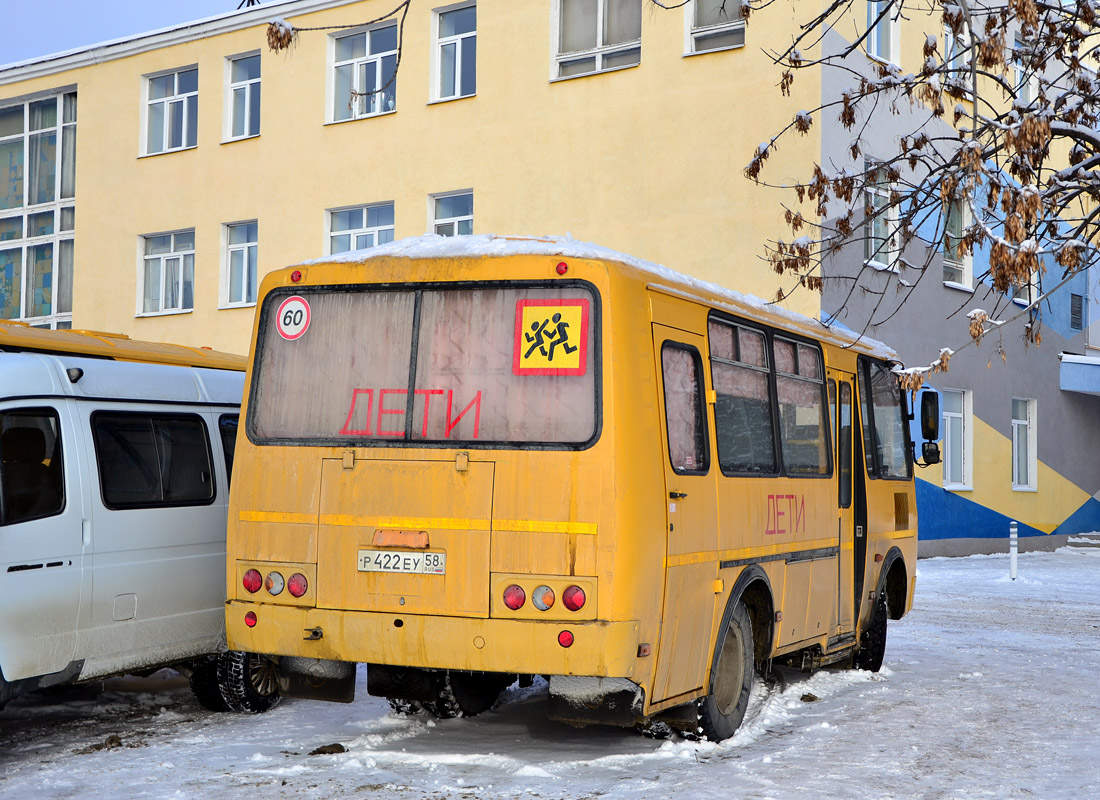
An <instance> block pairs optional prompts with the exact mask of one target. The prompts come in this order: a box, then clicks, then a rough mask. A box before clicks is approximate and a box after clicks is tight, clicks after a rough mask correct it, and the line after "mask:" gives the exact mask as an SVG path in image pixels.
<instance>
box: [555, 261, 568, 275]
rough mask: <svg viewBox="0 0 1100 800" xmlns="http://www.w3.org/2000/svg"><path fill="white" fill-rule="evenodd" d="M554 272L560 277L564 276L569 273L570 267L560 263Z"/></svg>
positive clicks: (562, 262)
mask: <svg viewBox="0 0 1100 800" xmlns="http://www.w3.org/2000/svg"><path fill="white" fill-rule="evenodd" d="M554 270H555V271H556V272H557V273H558V274H559V275H564V274H565V273H567V272H568V271H569V265H568V264H566V263H565V262H564V261H559V262H558V265H557V266H556V267H555V268H554Z"/></svg>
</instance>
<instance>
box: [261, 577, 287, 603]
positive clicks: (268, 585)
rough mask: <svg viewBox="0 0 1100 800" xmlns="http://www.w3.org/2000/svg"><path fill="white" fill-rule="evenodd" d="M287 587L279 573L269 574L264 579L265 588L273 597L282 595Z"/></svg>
mask: <svg viewBox="0 0 1100 800" xmlns="http://www.w3.org/2000/svg"><path fill="white" fill-rule="evenodd" d="M285 585H286V581H284V580H283V576H282V574H281V573H278V572H269V573H267V577H266V578H265V579H264V588H265V589H267V592H268V594H270V595H271V596H272V597H276V596H278V595H279V594H281V593H282V591H283V587H284V586H285Z"/></svg>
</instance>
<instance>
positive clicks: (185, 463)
mask: <svg viewBox="0 0 1100 800" xmlns="http://www.w3.org/2000/svg"><path fill="white" fill-rule="evenodd" d="M92 431H93V434H94V436H95V449H96V459H97V461H98V463H99V482H100V487H101V490H102V493H103V504H104V505H105V506H107V507H108V508H113V509H122V508H148V507H159V506H186V505H201V504H206V503H211V502H213V500H214V471H213V469H212V464H213V459H212V456H211V453H210V443H209V442H208V441H207V437H206V426H205V425H204V424H203V421H202V418H201V417H198V416H196V415H193V414H186V415H184V414H181V415H171V414H135V413H116V412H110V413H97V414H94V415H93V416H92Z"/></svg>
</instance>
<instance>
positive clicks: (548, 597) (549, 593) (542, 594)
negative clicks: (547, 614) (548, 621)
mask: <svg viewBox="0 0 1100 800" xmlns="http://www.w3.org/2000/svg"><path fill="white" fill-rule="evenodd" d="M531 602H532V603H533V604H534V606H535V608H537V609H538V610H539V611H546V610H548V609H549V608H550V606H552V605H554V590H553V589H551V588H550V587H549V586H539V587H538V588H537V589H535V591H534V592H533V593H532V594H531Z"/></svg>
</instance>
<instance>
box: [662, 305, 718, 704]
mask: <svg viewBox="0 0 1100 800" xmlns="http://www.w3.org/2000/svg"><path fill="white" fill-rule="evenodd" d="M653 346H654V355H655V357H656V363H657V374H658V375H659V376H660V377H659V386H658V396H659V404H660V412H661V429H662V439H663V440H664V444H665V446H664V448H663V452H662V460H663V462H664V475H665V496H664V498H663V500H664V504H665V531H666V533H665V535H666V536H667V551H666V559H665V595H664V609H663V613H662V619H663V623H662V628H661V639H660V643H659V646H658V653H657V676H656V680H655V682H654V688H653V700H654V702H660V701H662V700H666V699H669V698H672V697H676V696H677V695H682V694H684V693H685V692H691V691H694V690H696V689H698V688H699V687H700V686H702V683H703V680H704V678H705V677H706V670H707V666H708V662H709V654H710V633H711V626H712V623H713V619H714V606H715V584H716V581H717V578H718V571H717V570H718V568H717V562H716V560H715V550H716V548H717V543H718V519H717V490H716V487H715V482H714V476H713V475H712V474H711V470H710V441H709V436H708V433H707V414H706V412H705V399H706V380H705V378H704V370H703V359H702V355H701V354H702V353H703V352H704V339H703V337H702V336H697V335H695V334H690V333H687V332H685V331H682V330H678V329H675V328H667V327H664V326H662V325H654V326H653Z"/></svg>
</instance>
